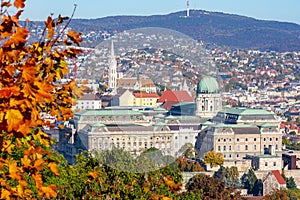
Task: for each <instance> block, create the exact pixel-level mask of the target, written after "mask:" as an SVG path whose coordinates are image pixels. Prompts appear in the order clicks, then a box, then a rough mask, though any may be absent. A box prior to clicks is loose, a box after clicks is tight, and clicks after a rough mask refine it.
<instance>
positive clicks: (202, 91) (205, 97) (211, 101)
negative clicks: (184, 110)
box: [196, 76, 222, 118]
mask: <svg viewBox="0 0 300 200" xmlns="http://www.w3.org/2000/svg"><path fill="white" fill-rule="evenodd" d="M220 110H222V99H221V92H220V88H219V83H218V81H217V80H216V79H215V78H213V77H211V76H205V77H203V78H202V79H201V80H200V82H199V83H198V86H197V94H196V115H197V116H200V117H205V118H212V117H214V116H215V115H216V114H217V112H218V111H220Z"/></svg>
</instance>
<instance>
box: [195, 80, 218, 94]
mask: <svg viewBox="0 0 300 200" xmlns="http://www.w3.org/2000/svg"><path fill="white" fill-rule="evenodd" d="M219 91H220V87H219V83H218V81H217V79H215V78H213V77H211V76H205V77H203V78H202V79H201V80H200V81H199V83H198V86H197V94H207V93H219Z"/></svg>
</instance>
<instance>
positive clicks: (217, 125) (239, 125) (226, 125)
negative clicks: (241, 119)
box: [212, 123, 257, 128]
mask: <svg viewBox="0 0 300 200" xmlns="http://www.w3.org/2000/svg"><path fill="white" fill-rule="evenodd" d="M212 126H213V127H215V128H249V127H257V126H256V125H255V124H223V123H220V124H216V125H212Z"/></svg>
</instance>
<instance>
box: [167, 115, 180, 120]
mask: <svg viewBox="0 0 300 200" xmlns="http://www.w3.org/2000/svg"><path fill="white" fill-rule="evenodd" d="M166 119H167V120H172V119H178V118H177V117H175V116H173V115H169V116H167V117H166Z"/></svg>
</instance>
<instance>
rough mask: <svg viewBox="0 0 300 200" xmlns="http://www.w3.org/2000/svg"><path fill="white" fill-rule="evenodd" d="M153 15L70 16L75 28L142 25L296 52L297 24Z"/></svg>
mask: <svg viewBox="0 0 300 200" xmlns="http://www.w3.org/2000/svg"><path fill="white" fill-rule="evenodd" d="M190 13H191V14H190V15H191V16H190V17H184V16H185V14H186V13H185V11H181V12H176V13H171V14H167V15H153V16H112V17H105V18H99V19H74V20H73V21H72V23H71V27H72V28H75V29H76V30H77V31H81V32H83V33H88V32H89V31H96V32H97V31H104V30H105V31H109V32H111V33H112V32H115V31H117V32H121V31H124V30H129V29H134V28H142V27H162V28H168V29H173V30H176V31H179V32H182V33H184V34H186V35H188V36H190V37H192V38H194V39H197V40H202V41H204V42H206V43H213V44H217V45H225V46H229V47H234V48H246V49H259V50H275V51H299V50H300V26H299V25H297V24H294V23H286V22H276V21H265V20H257V19H254V18H249V17H244V16H239V15H232V14H224V13H219V12H207V11H202V10H192V11H191V12H190Z"/></svg>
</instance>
